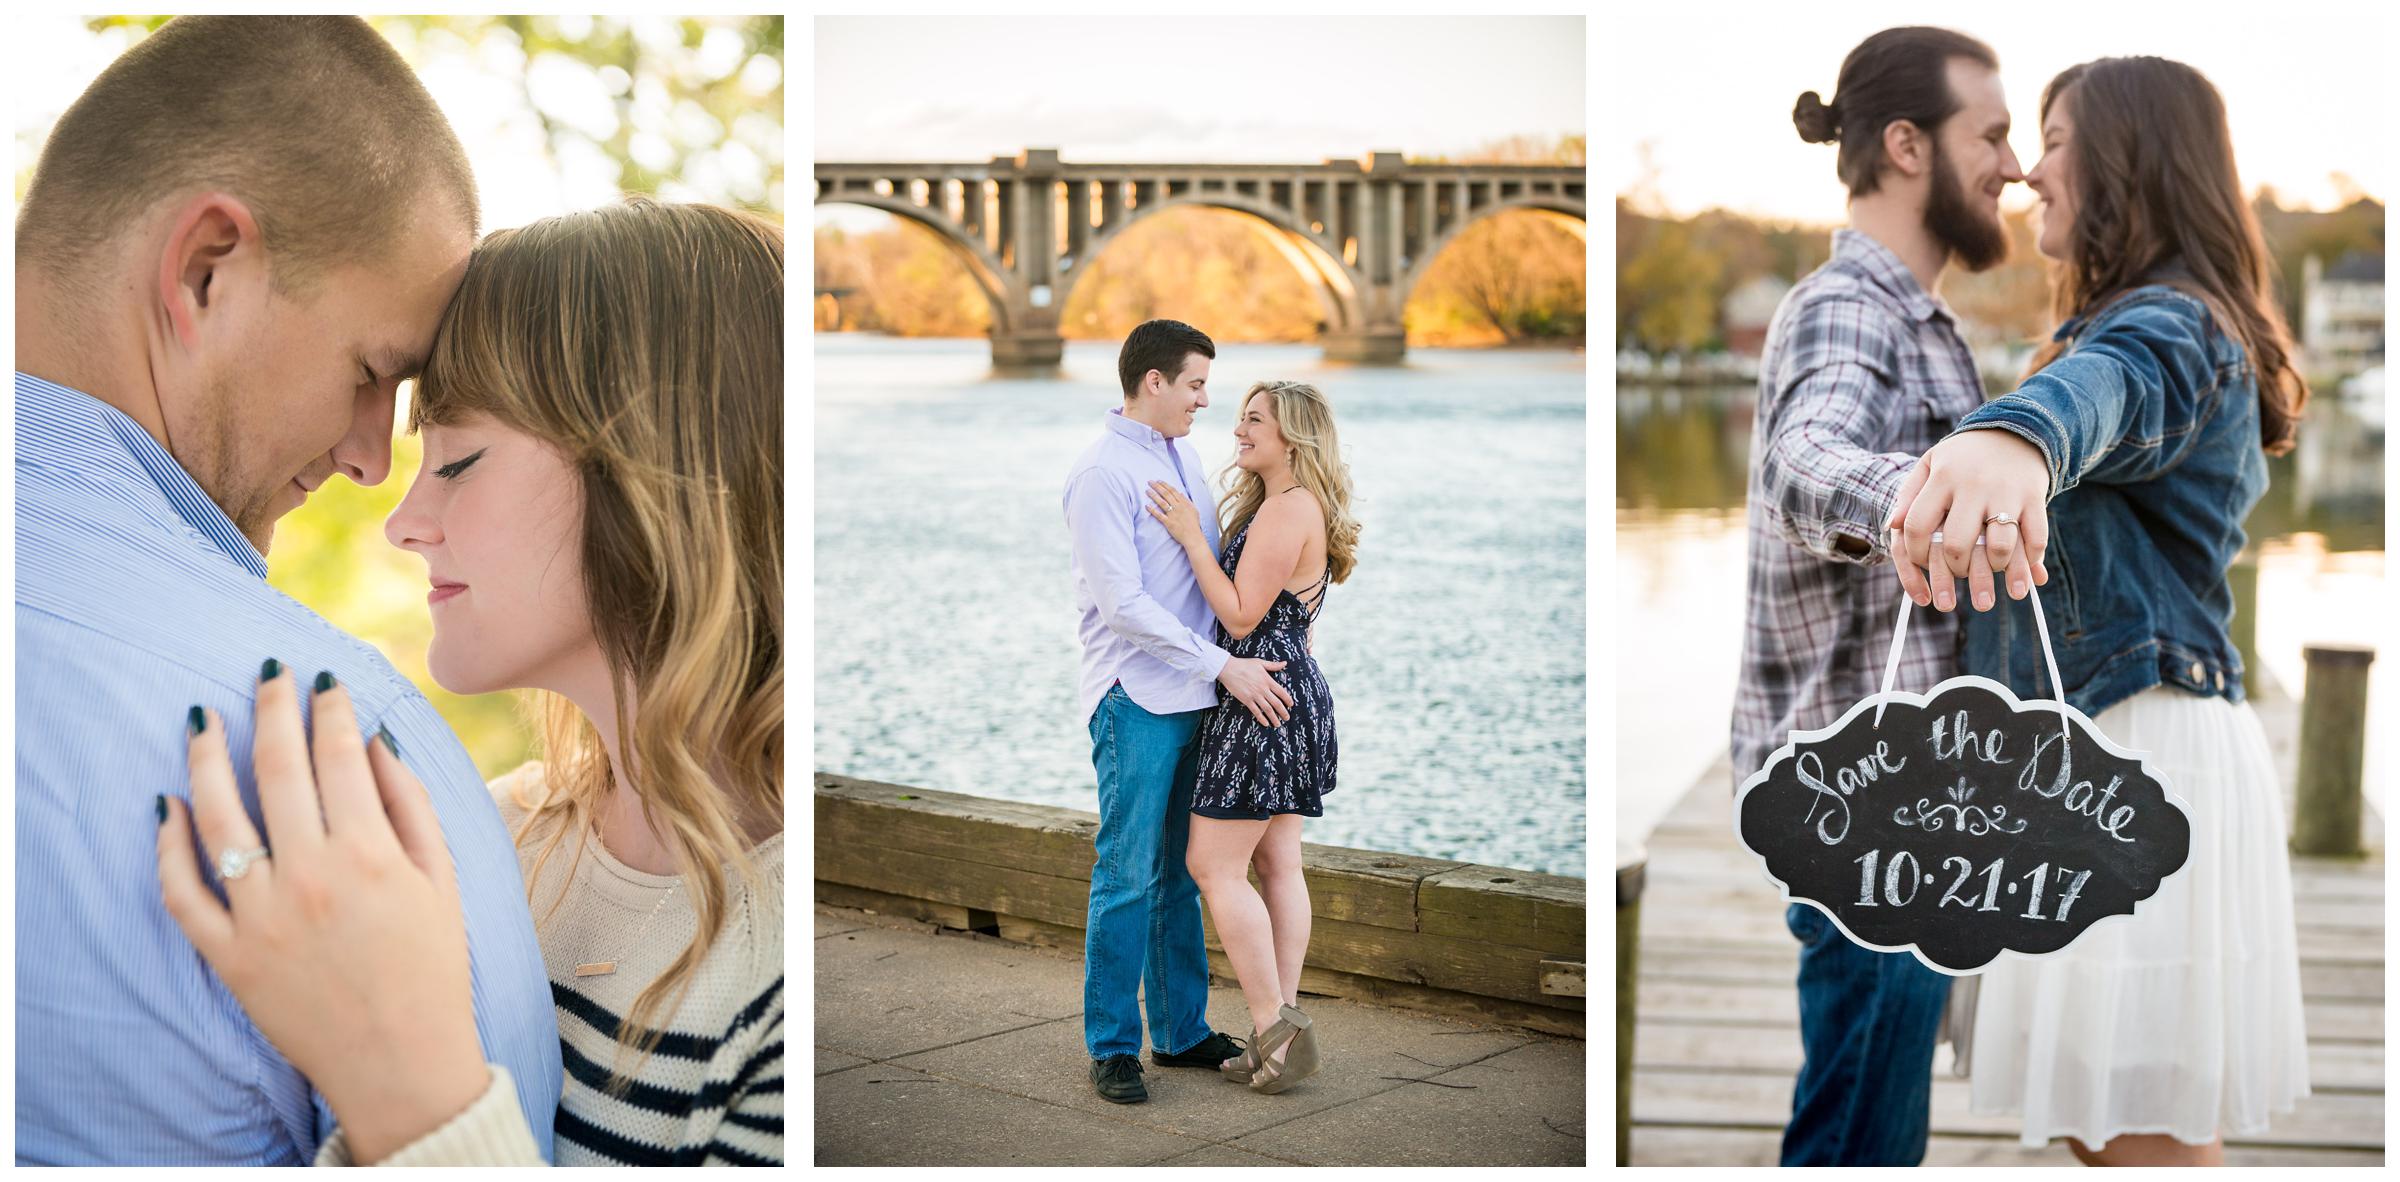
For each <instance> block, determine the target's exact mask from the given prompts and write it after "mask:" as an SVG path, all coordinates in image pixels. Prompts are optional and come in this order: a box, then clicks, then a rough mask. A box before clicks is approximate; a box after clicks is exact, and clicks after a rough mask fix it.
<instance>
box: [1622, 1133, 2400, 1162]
mask: <svg viewBox="0 0 2400 1182" xmlns="http://www.w3.org/2000/svg"><path fill="white" fill-rule="evenodd" d="M1782 1144H1783V1131H1782V1130H1781V1129H1779V1128H1778V1129H1759V1128H1720V1127H1713V1126H1699V1125H1639V1126H1636V1127H1635V1129H1634V1130H1633V1161H1634V1164H1636V1165H1645V1166H1771V1165H1774V1164H1775V1159H1776V1154H1777V1151H1778V1150H1779V1149H1780V1148H1781V1146H1782ZM1925 1164H1926V1165H1929V1166H2072V1165H2074V1164H2076V1163H2075V1155H2074V1154H2072V1153H2070V1152H2068V1151H2067V1147H2066V1145H2065V1144H2064V1143H2063V1142H2062V1143H2060V1144H2056V1145H2051V1146H2048V1147H2046V1148H2042V1149H2026V1148H2024V1147H2022V1146H2020V1145H2018V1144H2017V1143H2016V1141H2015V1140H2014V1139H2013V1138H2002V1137H1969V1136H1953V1135H1948V1134H1936V1135H1934V1136H1933V1137H1931V1138H1928V1139H1927V1141H1926V1143H1925ZM2225 1164H2226V1165H2228V1166H2380V1165H2382V1164H2383V1151H2382V1150H2379V1149H2376V1150H2367V1149H2317V1148H2310V1147H2302V1146H2263V1147H2262V1146H2252V1145H2244V1144H2241V1143H2238V1142H2237V1143H2235V1144H2231V1145H2227V1146H2226V1147H2225Z"/></svg>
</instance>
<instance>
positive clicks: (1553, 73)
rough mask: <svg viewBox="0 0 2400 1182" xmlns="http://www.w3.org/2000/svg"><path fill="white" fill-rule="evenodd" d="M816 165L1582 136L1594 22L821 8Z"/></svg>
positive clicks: (1457, 148) (1133, 156)
mask: <svg viewBox="0 0 2400 1182" xmlns="http://www.w3.org/2000/svg"><path fill="white" fill-rule="evenodd" d="M815 29H816V66H817V77H816V84H815V85H816V95H817V104H816V155H817V158H818V159H820V160H944V161H969V160H975V161H980V160H989V159H991V158H992V157H994V156H1014V155H1015V154H1016V153H1017V152H1018V151H1019V150H1021V149H1024V148H1029V147H1050V148H1057V149H1059V150H1060V151H1061V153H1062V155H1063V156H1064V157H1065V158H1066V159H1068V160H1070V161H1074V160H1084V161H1094V162H1113V161H1150V160H1155V161H1176V162H1210V161H1274V162H1286V161H1289V162H1295V163H1315V162H1317V161H1321V160H1323V159H1325V158H1327V157H1338V158H1357V157H1362V156H1364V155H1366V154H1367V153H1368V152H1370V151H1373V150H1376V149H1378V148H1380V149H1385V150H1398V151H1404V152H1409V153H1424V154H1432V153H1457V152H1461V151H1465V150H1468V149H1471V148H1475V147H1478V146H1480V145H1482V144H1484V143H1487V142H1489V141H1492V140H1497V139H1503V138H1506V137H1508V136H1512V135H1520V134H1525V135H1536V136H1540V137H1542V138H1544V139H1556V138H1557V137H1559V136H1561V135H1573V134H1580V133H1582V132H1583V130H1584V25H1583V18H1581V17H1554V16H1545V17H1475V18H1446V17H1445V18H1437V17H1286V16H1228V17H1210V18H1206V19H1196V18H1165V17H1097V16H1075V17H1000V18H981V17H952V16H944V17H822V18H819V19H818V20H817V22H816V25H815Z"/></svg>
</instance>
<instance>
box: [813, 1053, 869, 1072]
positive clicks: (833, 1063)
mask: <svg viewBox="0 0 2400 1182" xmlns="http://www.w3.org/2000/svg"><path fill="white" fill-rule="evenodd" d="M871 1062H873V1060H871V1059H861V1058H859V1057H858V1056H856V1055H845V1054H843V1053H842V1052H840V1051H829V1050H826V1049H825V1048H824V1047H818V1048H817V1069H816V1074H818V1075H831V1074H833V1073H834V1072H836V1071H848V1070H850V1069H851V1068H853V1067H864V1066H866V1065H867V1064H868V1063H871Z"/></svg>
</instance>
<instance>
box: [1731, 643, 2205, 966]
mask: <svg viewBox="0 0 2400 1182" xmlns="http://www.w3.org/2000/svg"><path fill="white" fill-rule="evenodd" d="M1956 690H1980V692H1987V694H1994V697H1997V699H1999V702H2002V704H2004V706H2006V709H2009V723H2011V726H2009V728H2006V730H2004V733H2002V742H2004V745H2006V740H2011V738H2016V742H2021V745H2026V742H2030V745H2035V750H2038V752H2042V750H2047V747H2045V745H2040V735H2042V733H2045V730H2047V733H2050V735H2052V740H2057V733H2059V716H2064V718H2066V726H2071V728H2074V740H2071V745H2083V742H2093V745H2098V747H2100V750H2105V752H2107V754H2110V757H2114V759H2119V762H2129V764H2134V771H2136V774H2138V776H2141V778H2148V781H2150V783H2155V786H2158V795H2160V798H2162V800H2165V802H2167V805H2172V807H2174V819H2177V822H2179V826H2182V850H2177V853H2172V862H2174V865H2172V867H2167V870H2165V872H2160V874H2158V877H2155V882H2148V887H2146V889H2143V887H2141V882H2143V879H2141V877H2134V879H2124V877H2122V874H2119V877H2117V879H2114V889H2117V896H2119V903H2122V896H2124V894H2131V906H2129V908H2122V911H2107V913H2102V915H2098V918H2093V920H2086V923H2081V925H2071V935H2069V937H2066V939H2064V942H2059V944H2057V947H2047V949H2033V951H2028V949H2016V947H2009V942H2006V932H2009V927H2002V930H1999V932H2002V935H1999V937H1994V939H1985V942H1975V944H1992V949H1994V951H1992V954H1990V956H1985V959H1980V961H1975V963H1942V961H1937V959H1932V956H1927V951H1925V949H1922V947H1920V944H1918V942H1901V944H1877V942H1872V939H1862V937H1860V935H1858V930H1853V927H1850V923H1848V920H1843V915H1841V908H1850V906H1860V903H1850V901H1848V894H1853V891H1867V894H1877V891H1886V889H1891V884H1896V877H1898V872H1896V870H1891V884H1877V882H1867V879H1877V860H1867V855H1865V853H1862V855H1860V858H1848V855H1846V858H1841V860H1836V862H1802V865H1793V870H1800V874H1795V877H1807V879H1810V882H1812V887H1810V889H1814V882H1819V879H1822V882H1829V884H1836V887H1838V889H1841V894H1836V899H1841V903H1838V906H1836V903H1826V901H1822V899H1810V896H1805V894H1793V887H1790V882H1786V877H1781V874H1776V862H1778V860H1786V858H1790V850H1781V848H1778V853H1776V855H1769V853H1764V850H1759V848H1757V846H1752V843H1750V836H1747V834H1745V831H1742V829H1745V826H1742V822H1745V817H1747V814H1750V807H1752V802H1754V793H1759V790H1762V788H1766V786H1769V783H1771V781H1776V776H1778V774H1781V771H1783V766H1786V764H1793V762H1795V759H1798V757H1800V754H1807V752H1805V747H1812V745H1822V742H1826V740H1831V738H1836V735H1841V733H1843V730H1848V728H1850V726H1853V723H1858V721H1860V716H1870V714H1872V711H1874V709H1877V704H1884V709H1886V721H1889V716H1891V709H1894V706H1910V709H1913V711H1918V714H1913V718H1925V714H1937V711H1932V706H1934V702H1939V699H1942V697H1944V694H1949V692H1956ZM1968 702H1973V699H1968ZM1951 709H1954V706H1951V704H1944V706H1942V711H1939V714H1949V711H1951ZM1985 714H1990V711H1985ZM1903 716H1910V714H1908V711H1903ZM1982 723H1990V718H1980V726H1978V738H1987V735H1990V728H1987V726H1982ZM2014 723H2030V726H2014ZM1903 735H1906V733H1903ZM1951 742H1954V759H1956V762H1961V764H1963V762H1968V759H1975V757H1973V754H1966V752H1973V750H1975V747H1973V745H1968V747H1966V752H1961V750H1956V742H1958V735H1951ZM1997 750H2004V747H1997ZM2021 750H2023V747H2021ZM1853 754H1855V752H1853ZM1910 757H1915V759H1932V752H1927V750H1925V747H1920V745H1910V747H1908V752H1906V754H1901V759H1910ZM1987 764H1992V766H1994V769H1997V766H1999V764H1997V762H1987ZM2035 764H2040V757H2035ZM2086 766H2088V764H2086ZM1795 771H1798V764H1795ZM2011 771H2014V769H2011ZM2078 771H2081V769H2078ZM1951 774H1956V769H1946V771H1944V778H1946V776H1951ZM2026 776H2028V778H2030V776H2033V771H2026ZM2076 778H2078V781H2081V776H2076ZM1790 781H1793V776H1783V783H1786V786H1788V783H1790ZM1913 781H1915V783H1913V786H1910V788H1908V790H1906V795H1908V798H1910V800H1903V798H1901V795H1898V793H1891V788H1889V783H1891V781H1886V783H1884V786H1882V790H1877V783H1872V778H1853V781H1850V788H1843V790H1841V793H1843V798H1846V800H1836V805H1841V807H1843V810H1846V812H1843V838H1841V841H1838V843H1846V841H1848V829H1850V824H1853V822H1870V826H1884V829H1898V826H1906V824H1908V822H1898V819H1884V814H1889V812H1894V805H1898V810H1896V812H1908V810H1910V807H1920V814H1918V824H1915V826H1913V829H1915V831H1918V834H1920V836H1913V838H1908V841H1918V850H1925V853H1918V850H1910V860H1913V865H1918V867H1922V870H1925V872H1927V877H1925V882H1930V884H1932V887H1925V896H1922V899H1918V889H1910V896H1908V899H1906V901H1903V903H1915V908H1913V911H1910V913H1908V915H1906V920H1915V923H1918V927H1920V930H1922V923H1927V920H1925V918H1927V915H1944V901H1949V903H1951V908H1954V911H1949V915H1954V918H1958V920H1963V923H1975V906H1973V896H1975V894H1978V889H1982V891H1990V894H1985V903H1982V911H1985V913H1990V911H2004V913H2011V918H2018V915H2014V911H2009V908H1997V906H1994V903H1997V889H1999V884H2002V882H2004V879H2009V903H2011V908H2014V906H2023V903H2026V901H2033V908H2030V911H2035V913H2038V911H2040V906H2045V903H2042V901H2040V896H2030V891H2028V896H2030V899H2018V896H2016V879H2021V877H2026V874H2023V870H2018V872H2006V867H2004V865H1999V862H2002V860H2006V862H2014V865H2018V867H2028V865H2030V867H2035V870H2042V867H2057V858H2045V848H2057V846H2042V843H2040V841H2035V838H2023V836H2014V834H2011V831H2009V824H2016V826H2018V829H2016V834H2021V831H2023V826H2026V822H2030V819H2035V817H2040V819H2042V822H2045V826H2057V824H2059V812H2069V810H2066V807H2064V805H2059V800H2064V798H2071V793H2074V790H2071V788H2069V793H2062V798H2045V795H2038V790H2018V788H2016V786H2009V790H2006V795H2002V798H1999V800H1982V802H1980V805H1968V800H1973V793H1975V786H1973V783H1968V781H1966V778H1963V776H1961V778H1958V781H1956V788H1951V790H1949V795H1946V793H1944V788H1939V786H1934V783H1932V781H1930V778H1925V776H1922V774H1920V776H1913ZM1819 783H1822V781H1819ZM1985 783H1987V786H1990V781H1985ZM2141 788H2143V786H2138V783H2136V790H2141ZM1961 790H1963V793H1966V795H1956V793H1961ZM1853 793H1855V795H1853ZM1810 795H1812V798H1814V800H1812V810H1810V814H1812V817H1817V810H1814V805H1817V802H1824V800H1826V798H1831V786H1826V788H1812V790H1810ZM1920 795H1922V798H1927V800H1913V798H1920ZM1944 795H1946V800H1949V802H1942V800H1944ZM2095 795H2098V793H2090V790H2086V793H2083V800H2086V802H2090V800H2093V798H2095ZM1867 798H1872V800H1874V802H1872V805H1862V807H1860V810H1858V812H1850V810H1848V805H1850V802H1860V800H1867ZM1759 802H1764V798H1759ZM1927 802H1934V805H1932V814H1939V812H1944V810H1946V812H1949V814H1951V817H1934V819H1932V824H1925V822H1927V817H1925V812H1922V807H1925V805H1927ZM1994 805H1997V807H1994ZM2009 805H2018V807H2021V810H2018V812H2016V814H2009V812H2006V807H2009ZM1786 812H1788V810H1786ZM1968 812H1973V817H1968ZM1994 812H1997V814H1999V817H1994ZM1824 817H1831V810H1826V812H1824ZM2105 817H2107V814H2105V812H2098V814H2078V817H2076V822H2066V824H2078V826H2098V822H2102V819H2105ZM1944 824H1951V829H1946V831H1944V834H1939V836H1932V834H1930V831H1937V829H1944ZM1968 824H1978V826H1982V829H1968ZM1970 831H1973V834H1978V836H1973V838H1970V836H1968V834H1970ZM2098 831H2105V826H2098ZM1733 834H1735V838H1738V841H1740V843H1742V848H1745V850H1750V853H1752V855H1754V858H1757V860H1759V870H1762V872H1764V874H1766V882H1774V884H1776V889H1778V891H1781V894H1783V901H1786V903H1807V906H1812V908H1817V911H1822V913H1824V915H1826V918H1829V920H1834V927H1836V930H1838V932H1841V935H1843V939H1848V942H1853V944H1858V947H1862V949H1874V951H1906V954H1910V956H1915V959H1918V961H1920V963H1922V966H1925V968H1932V971H1934V973H1944V975H1954V978H1956V975H1975V973H1982V971H1985V968H1990V966H1992V961H1997V959H1999V956H2002V954H2014V956H2021V959H2040V956H2057V954H2059V951H2066V949H2071V947H2074V944H2076V942H2081V939H2083V937H2086V935H2088V932H2093V930H2095V927H2100V925H2105V923H2112V920H2119V918H2134V915H2141V908H2143V906H2146V903H2148V901H2153V899H2155V896H2158V891H2160V887H2165V882H2167V879H2172V877H2174V874H2182V872H2184V870H2186V867H2189V865H2191V805H2189V802H2186V800H2184V798H2179V795H2174V786H2170V783H2167V778H2165V776H2160V774H2158V771H2155V769H2150V766H2146V764H2143V752H2134V750H2129V747H2122V745H2117V742H2114V740H2110V738H2107V735H2105V733H2102V730H2100V728H2098V726H2095V723H2093V721H2090V718H2088V716H2086V714H2083V711H2078V709H2074V706H2069V704H2064V702H2047V699H2045V702H2033V704H2028V702H2023V699H2018V697H2016V694H2014V692H2011V690H2009V687H2006V685H1999V682H1994V680H1990V677H1973V675H1961V677H1949V680H1944V682H1942V685H1937V687H1932V692H1927V694H1910V692H1889V694H1872V697H1867V699H1860V702H1858V704H1853V706H1850V709H1848V711H1843V716H1841V718H1838V721H1834V726H1826V728H1822V730H1795V733H1793V735H1790V740H1788V742H1786V745H1783V747H1776V752H1774V754H1771V757H1769V759H1766V764H1764V766H1762V769H1759V771H1757V774H1754V776H1750V778H1747V781H1742V786H1740V790H1738V793H1735V805H1733ZM1894 836H1896V834H1894ZM2110 836H2114V834H2110ZM1985 838H1990V841H1985ZM1805 841H1807V846H1805V850H1819V848H1824V846H1826V843H1824V838H1822V831H1817V829H1812V831H1807V836H1805ZM1961 841H1966V843H1961ZM2028 841H2030V843H2033V848H2030V850H2028V848H2026V846H2028ZM2117 841H2122V838H2117ZM2167 841H2174V838H2172V831H2170V838H2167ZM2064 846H2074V843H2064ZM2081 846H2083V848H2086V850H2088V848H2098V843H2095V838H2086V841H2083V843H2081ZM1934 850H1942V853H1949V855H1951V858H1946V860H1944V858H1937V855H1934ZM1978 850H1982V853H1992V850H1999V853H1994V855H1992V865H1985V862H1982V860H1980V858H1978ZM1874 853H1877V858H1889V860H1884V862H1882V865H1884V867H1886V870H1889V867H1894V862H1896V853H1898V850H1884V848H1877V850H1874ZM1949 862H1963V865H1966V870H1963V872H1961V874H1958V877H1956V882H1951V891H1954V889H1956V887H1958V884H1961V882H1966V879H1968V877H1973V879H1975V887H1970V889H1968V908H1966V911H1963V913H1961V911H1956V903H1958V899H1954V896H1951V891H1942V894H1939V896H1937V894H1934V891H1937V889H1942V882H1949V879H1951V872H1949ZM1853 865H1865V870H1853ZM1982 870H1990V874H1985V872H1982ZM1862 874H1865V879H1862ZM2050 874H2052V877H2054V879H2057V882H2052V879H2042V882H2045V884H2050V887H2052V896H2050V906H2057V903H2059V899H2062V896H2064V894H2066V889H2069V887H2074V889H2081V882H2078V879H2071V877H2064V874H2071V870H2064V867H2059V870H2050ZM1985 879H1990V882H1987V884H1985ZM1860 882H1867V884H1865V887H1860ZM2126 882H2131V887H2126ZM2026 887H2035V884H2033V882H2026ZM1896 899H1898V896H1896V894H1891V896H1884V899H1877V901H1874V903H1865V906H1894V901H1896ZM2066 906H2071V903H2066ZM2086 913H2090V911H2086ZM1877 927H1882V925H1877ZM2016 932H2026V927H2016ZM2033 932H2040V930H2033ZM1939 944H1956V942H1951V939H1944V942H1939ZM1975 954H1980V947H1978V949H1975ZM1975 954H1970V956H1958V959H1961V961H1970V959H1973V956H1975Z"/></svg>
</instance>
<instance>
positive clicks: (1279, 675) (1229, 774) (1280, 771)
mask: <svg viewBox="0 0 2400 1182" xmlns="http://www.w3.org/2000/svg"><path fill="white" fill-rule="evenodd" d="M1249 538H1250V527H1249V526H1247V525H1245V526H1243V527H1242V531H1241V532H1240V533H1237V534H1235V535H1234V536H1233V541H1231V542H1229V543H1227V544H1226V546H1225V553H1224V554H1223V555H1222V556H1220V557H1219V558H1218V559H1217V564H1218V565H1219V566H1220V567H1222V568H1224V571H1225V577H1227V578H1232V577H1233V572H1234V568H1235V567H1236V566H1238V565H1239V564H1240V563H1241V560H1242V544H1243V543H1244V542H1246V541H1248V540H1249ZM1332 579H1333V571H1332V569H1331V567H1330V566H1329V567H1328V568H1327V570H1326V573H1325V577H1324V578H1321V579H1318V580H1317V585H1316V586H1314V587H1311V588H1309V590H1308V593H1307V595H1306V597H1305V598H1304V597H1302V596H1299V595H1294V594H1292V593H1291V591H1289V590H1284V591H1279V592H1277V593H1276V595H1275V602H1274V603H1273V604H1272V605H1270V606H1269V607H1268V608H1267V614H1266V616H1265V617H1264V618H1262V619H1260V620H1259V622H1258V627H1256V628H1254V629H1252V630H1251V632H1250V635H1248V636H1245V637H1242V638H1241V639H1239V640H1236V639H1234V638H1233V637H1231V636H1229V635H1227V634H1226V632H1225V625H1224V624H1222V623H1219V624H1218V625H1217V644H1218V646H1219V647H1221V648H1223V649H1225V651H1227V652H1229V653H1232V654H1233V655H1234V656H1237V657H1251V658H1255V659H1257V660H1261V661H1283V662H1286V664H1285V665H1284V667H1283V669H1282V671H1281V672H1276V673H1270V674H1268V676H1270V677H1273V678H1274V679H1275V680H1276V682H1277V683H1278V684H1280V685H1282V686H1283V688H1284V689H1286V690H1289V691H1290V692H1291V695H1292V711H1291V717H1290V718H1288V719H1285V720H1284V722H1283V725H1281V726H1274V727H1266V726H1260V725H1259V724H1258V720H1257V719H1255V718H1252V717H1251V716H1250V710H1249V708H1248V707H1246V706H1243V705H1242V703H1241V702H1240V700H1238V699H1236V698H1235V697H1234V696H1233V695H1232V694H1231V693H1228V692H1226V690H1225V687H1223V686H1218V687H1217V708H1216V709H1215V710H1212V711H1210V712H1209V715H1208V717H1207V718H1206V719H1204V720H1202V721H1201V723H1200V740H1199V742H1200V758H1199V772H1198V774H1197V777H1196V778H1195V780H1194V781H1193V784H1192V811H1193V812H1194V813H1196V814H1198V815H1200V816H1203V817H1217V818H1221V819H1225V820H1235V821H1264V820H1266V819H1267V818H1269V817H1272V816H1274V815H1275V814H1277V813H1297V814H1299V815H1301V816H1303V817H1321V816H1324V815H1325V805H1324V802H1323V799H1322V798H1323V797H1324V795H1325V794H1326V793H1328V792H1331V791H1333V766H1334V756H1335V750H1336V749H1335V744H1334V734H1333V691H1332V690H1331V689H1330V688H1328V687H1327V686H1326V684H1325V675H1324V674H1323V673H1321V672H1319V671H1318V670H1317V662H1316V660H1315V659H1314V658H1312V657H1310V656H1309V655H1308V626H1309V624H1310V623H1311V622H1313V621H1314V620H1315V619H1316V613H1317V610H1318V609H1319V608H1321V607H1323V606H1324V602H1325V594H1326V591H1327V590H1328V588H1329V587H1330V585H1331V583H1332Z"/></svg>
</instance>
